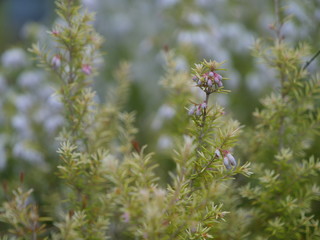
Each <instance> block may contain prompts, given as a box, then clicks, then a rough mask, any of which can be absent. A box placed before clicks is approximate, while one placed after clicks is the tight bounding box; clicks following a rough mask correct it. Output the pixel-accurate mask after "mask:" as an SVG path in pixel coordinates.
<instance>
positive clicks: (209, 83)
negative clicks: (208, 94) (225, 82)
mask: <svg viewBox="0 0 320 240" xmlns="http://www.w3.org/2000/svg"><path fill="white" fill-rule="evenodd" d="M208 86H209V87H212V80H211V79H209V80H208Z"/></svg>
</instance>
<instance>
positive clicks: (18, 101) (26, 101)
mask: <svg viewBox="0 0 320 240" xmlns="http://www.w3.org/2000/svg"><path fill="white" fill-rule="evenodd" d="M34 103H35V101H34V98H33V97H32V95H30V94H24V95H19V96H17V97H16V98H15V105H16V108H17V109H18V110H19V111H20V112H27V111H28V110H29V109H30V108H31V107H32V106H33V105H34Z"/></svg>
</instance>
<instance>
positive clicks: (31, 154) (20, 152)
mask: <svg viewBox="0 0 320 240" xmlns="http://www.w3.org/2000/svg"><path fill="white" fill-rule="evenodd" d="M26 145H27V144H26V143H25V142H18V143H17V144H16V145H15V146H14V147H13V155H14V156H15V157H19V158H22V159H24V160H26V161H27V162H30V163H35V164H39V163H43V155H42V154H41V153H40V152H38V151H36V150H34V149H32V148H30V147H28V146H26Z"/></svg>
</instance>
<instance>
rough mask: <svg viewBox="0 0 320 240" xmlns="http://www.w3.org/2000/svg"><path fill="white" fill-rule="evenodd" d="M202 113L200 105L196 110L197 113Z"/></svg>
mask: <svg viewBox="0 0 320 240" xmlns="http://www.w3.org/2000/svg"><path fill="white" fill-rule="evenodd" d="M201 114H202V111H201V107H200V106H199V107H198V108H197V111H196V115H197V116H200V115H201Z"/></svg>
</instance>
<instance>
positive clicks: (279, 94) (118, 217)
mask: <svg viewBox="0 0 320 240" xmlns="http://www.w3.org/2000/svg"><path fill="white" fill-rule="evenodd" d="M56 6H57V14H58V16H59V20H58V21H57V22H56V23H55V24H54V27H53V28H52V30H51V31H49V35H50V38H51V39H46V40H45V41H40V42H39V43H37V44H34V45H33V46H32V48H31V49H30V52H32V53H33V54H34V55H35V56H36V58H37V61H38V63H39V66H40V67H41V68H43V69H46V70H47V71H48V72H49V73H48V75H47V76H48V78H50V80H52V85H53V86H55V87H56V93H55V95H54V96H55V97H56V98H58V99H60V101H61V102H62V104H63V111H61V112H63V113H62V114H63V119H64V124H63V126H62V129H61V130H60V134H59V135H58V138H57V140H58V141H59V143H60V146H59V148H58V150H57V154H58V156H59V160H57V162H58V163H57V165H58V166H57V170H53V171H51V172H50V175H54V174H55V173H56V174H57V175H58V177H59V179H56V180H55V185H56V188H52V189H51V188H50V189H48V190H46V191H45V192H44V193H45V194H46V193H47V192H48V198H52V199H51V201H48V202H45V204H44V203H43V202H41V201H37V200H38V198H37V197H34V196H33V195H32V192H33V190H24V189H25V186H23V184H22V183H24V181H23V179H24V173H21V174H20V185H19V186H18V187H14V186H16V185H17V184H15V183H12V184H10V186H9V187H8V185H7V183H5V184H3V189H4V196H3V198H4V199H5V200H4V201H3V203H2V207H1V208H0V221H1V222H3V225H1V226H3V227H4V230H1V232H0V236H1V239H56V240H59V239H65V240H68V239H69V240H73V239H92V240H93V239H94V240H97V239H163V240H164V239H202V240H205V239H317V238H318V237H319V222H318V216H316V208H315V207H314V204H315V203H317V201H319V200H320V199H319V196H320V190H319V186H318V182H317V179H318V177H319V168H320V163H319V161H318V160H317V158H316V157H315V156H312V154H310V152H309V150H310V147H312V144H314V142H316V140H317V136H318V135H319V120H320V113H319V110H318V97H319V86H320V85H319V79H318V77H317V76H315V77H312V76H311V74H310V73H309V72H308V66H309V63H310V62H308V63H307V64H305V59H304V57H305V56H308V55H309V52H308V51H309V47H308V46H307V45H306V44H300V45H299V46H292V44H291V43H288V42H286V41H285V40H284V37H283V35H282V28H283V26H284V24H285V22H286V21H287V20H289V19H288V18H286V17H285V12H284V11H283V9H282V5H280V3H279V1H275V10H276V13H277V16H276V22H275V23H274V24H273V25H271V26H270V28H271V29H273V30H274V33H275V38H274V40H273V42H272V43H271V44H269V45H268V44H266V43H265V41H262V40H261V41H260V40H258V41H257V42H256V45H255V47H254V55H255V56H257V57H259V58H260V59H262V60H263V62H264V63H266V65H267V66H268V69H269V71H270V72H272V73H273V72H274V73H275V75H274V78H275V79H278V80H279V81H278V85H277V86H276V87H277V88H276V90H274V91H273V92H272V93H271V94H269V96H268V97H265V98H264V99H263V100H262V101H261V102H262V106H261V109H258V110H256V111H255V113H254V116H255V117H256V120H257V124H256V126H255V127H253V128H250V127H246V128H244V127H243V126H241V124H240V123H239V122H238V121H235V120H233V119H232V118H231V116H230V114H227V113H226V111H225V109H224V108H223V107H221V106H220V105H219V104H218V102H217V99H219V98H220V97H221V96H222V95H223V96H225V97H229V93H230V92H231V91H230V90H228V89H227V87H226V86H228V80H229V79H228V78H227V77H226V69H225V68H222V66H223V64H224V62H217V61H212V60H208V61H207V60H203V61H201V62H200V63H198V64H194V66H193V68H191V73H190V72H189V71H188V70H185V69H183V68H182V69H181V68H179V64H178V63H179V58H180V57H181V55H179V50H178V51H176V52H174V51H172V50H169V49H168V48H167V47H165V51H164V56H165V58H166V62H167V66H166V68H165V74H164V76H163V78H162V79H161V86H162V87H163V89H164V91H165V94H166V100H165V101H164V103H163V105H162V106H161V108H160V110H159V111H158V113H157V114H156V115H155V119H154V123H153V124H152V125H153V127H154V131H155V133H156V135H157V136H156V137H155V139H156V138H157V137H160V138H161V136H165V137H167V138H166V139H167V140H168V139H169V140H168V141H169V144H168V142H167V143H166V144H167V146H166V147H163V148H166V151H165V152H162V153H152V152H149V151H150V150H149V149H150V148H148V147H147V146H146V145H143V144H141V145H140V141H139V136H138V135H137V133H138V129H137V128H136V125H137V123H136V112H134V111H127V110H126V105H127V102H128V101H129V95H130V87H131V86H132V81H131V80H132V77H133V71H132V64H131V63H128V62H122V63H121V64H120V65H119V66H118V68H117V69H116V70H115V71H114V78H115V80H116V82H117V86H116V87H114V88H110V89H109V91H108V93H107V94H106V102H105V103H101V102H100V99H99V98H98V96H97V94H96V92H95V91H94V90H93V89H92V85H93V79H94V77H95V76H96V75H98V74H97V73H98V69H99V64H97V60H98V59H100V58H101V55H102V54H101V50H100V47H101V45H102V43H103V39H102V37H101V36H100V35H99V34H98V33H96V31H95V29H94V27H93V25H92V24H93V21H94V15H93V14H91V13H89V12H88V11H87V10H86V9H84V8H83V7H82V6H81V4H80V3H79V1H76V0H57V1H56ZM191 6H192V7H194V8H196V7H197V6H198V5H197V4H196V3H195V2H193V1H190V3H188V4H186V5H184V4H182V3H181V4H178V6H177V7H178V10H179V11H180V10H181V11H182V12H185V11H186V12H188V11H189V9H188V7H191ZM168 14H170V11H168ZM191 25H192V24H191ZM191 28H192V30H196V29H197V28H196V27H195V26H194V25H192V26H191ZM184 46H186V45H184ZM180 54H181V53H180ZM185 54H186V55H188V54H192V53H191V52H188V50H186V53H185ZM182 55H183V54H182ZM189 60H190V59H189ZM112 64H114V63H112ZM153 91H155V90H154V89H153ZM147 100H148V99H147V97H146V98H145V99H144V101H147ZM140 125H141V124H140ZM146 129H147V128H142V129H141V130H142V131H145V130H146ZM141 130H140V131H141ZM157 131H158V132H157ZM51 134H55V132H54V131H52V132H51ZM239 138H240V140H241V141H239V143H238V139H239ZM153 141H154V139H152V138H150V143H149V142H148V144H149V145H151V146H152V144H153ZM39 142H41V141H39ZM168 145H170V146H169V147H168ZM50 157H51V155H50ZM240 158H242V159H245V161H248V162H245V163H242V164H241V161H240ZM162 161H168V162H170V164H172V165H173V167H172V168H171V169H170V170H169V172H166V170H161V169H160V168H161V167H162V164H163V163H162ZM250 162H252V163H253V164H252V165H253V169H252V170H251V169H250V168H249V167H250ZM52 165H54V164H52ZM159 165H160V166H161V167H159ZM251 171H253V172H254V174H253V176H251V174H252V172H251ZM163 172H165V173H164V175H165V176H164V175H163ZM167 175H168V176H169V177H168V178H167ZM26 185H28V186H27V187H29V183H28V184H26ZM10 189H15V190H13V191H12V193H13V194H10V193H9V190H10ZM44 199H45V198H44ZM40 216H46V217H40Z"/></svg>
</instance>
